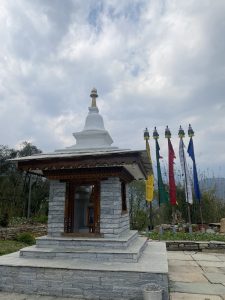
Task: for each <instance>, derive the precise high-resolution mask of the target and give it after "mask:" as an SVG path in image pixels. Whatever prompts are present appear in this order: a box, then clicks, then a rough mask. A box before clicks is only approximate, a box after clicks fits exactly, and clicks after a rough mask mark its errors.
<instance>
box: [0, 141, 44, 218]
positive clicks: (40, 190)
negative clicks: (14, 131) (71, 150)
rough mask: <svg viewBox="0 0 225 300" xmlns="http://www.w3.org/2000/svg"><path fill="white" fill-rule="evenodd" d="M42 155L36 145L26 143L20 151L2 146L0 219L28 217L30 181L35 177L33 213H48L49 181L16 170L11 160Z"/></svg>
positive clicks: (0, 161) (0, 151)
mask: <svg viewBox="0 0 225 300" xmlns="http://www.w3.org/2000/svg"><path fill="white" fill-rule="evenodd" d="M38 153H41V150H40V149H38V148H37V147H36V146H35V145H32V144H31V143H29V142H24V143H23V144H22V148H21V149H20V150H15V149H10V148H9V147H7V146H4V145H1V146H0V219H1V218H2V216H4V215H9V217H13V216H20V217H21V216H26V213H27V206H28V194H29V181H30V179H31V176H32V177H33V183H32V197H31V200H32V201H31V213H32V214H33V215H36V214H41V213H44V214H46V213H47V203H48V202H47V199H48V181H47V180H46V179H43V178H42V177H40V176H37V175H31V174H30V173H27V172H22V171H19V170H17V169H16V167H15V164H14V163H12V162H10V161H9V159H11V158H15V157H23V156H27V155H33V154H38Z"/></svg>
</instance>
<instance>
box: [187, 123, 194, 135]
mask: <svg viewBox="0 0 225 300" xmlns="http://www.w3.org/2000/svg"><path fill="white" fill-rule="evenodd" d="M194 135H195V133H194V130H193V129H192V127H191V124H189V126H188V136H189V137H190V138H191V137H193V136H194Z"/></svg>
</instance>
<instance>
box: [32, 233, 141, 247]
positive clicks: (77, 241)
mask: <svg viewBox="0 0 225 300" xmlns="http://www.w3.org/2000/svg"><path fill="white" fill-rule="evenodd" d="M137 237H138V232H137V231H136V230H129V231H128V232H126V233H124V234H123V235H121V236H120V237H118V238H101V237H98V238H96V237H95V238H87V237H49V236H42V237H40V238H37V239H36V246H37V247H38V248H56V247H57V248H62V249H65V248H73V249H74V248H76V247H78V248H80V247H95V248H110V249H126V248H127V247H128V246H129V245H131V244H132V243H133V242H134V241H135V240H136V238H137Z"/></svg>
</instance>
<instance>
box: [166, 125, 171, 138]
mask: <svg viewBox="0 0 225 300" xmlns="http://www.w3.org/2000/svg"><path fill="white" fill-rule="evenodd" d="M165 138H167V139H170V138H171V132H170V130H169V127H168V125H167V126H166V130H165Z"/></svg>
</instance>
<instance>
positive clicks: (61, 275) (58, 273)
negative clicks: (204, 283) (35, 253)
mask: <svg viewBox="0 0 225 300" xmlns="http://www.w3.org/2000/svg"><path fill="white" fill-rule="evenodd" d="M0 273H1V274H4V275H1V281H0V287H1V290H2V291H8V292H14V291H15V290H16V291H17V292H19V293H25V294H41V295H51V296H58V297H60V296H62V297H73V298H75V299H79V300H81V299H91V300H115V299H118V300H123V299H124V300H125V299H130V300H131V299H133V300H142V299H143V294H142V286H143V285H145V284H148V283H149V282H155V283H158V284H160V286H162V288H163V289H164V295H163V299H165V300H166V299H168V298H167V297H168V294H167V289H168V280H167V276H166V275H164V274H151V273H143V272H107V271H91V270H72V269H71V270H68V269H54V270H52V269H49V268H32V267H30V268H27V267H9V266H0Z"/></svg>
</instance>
